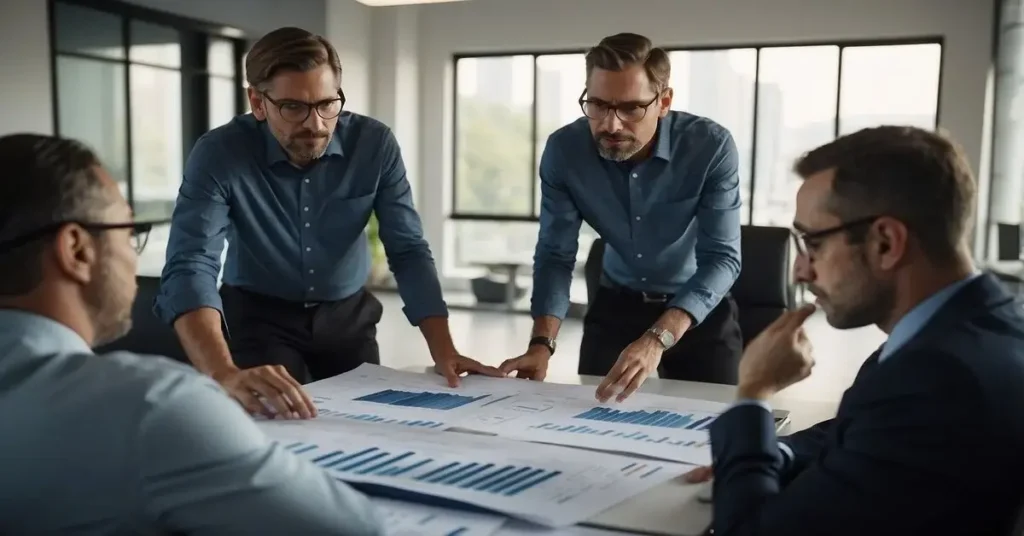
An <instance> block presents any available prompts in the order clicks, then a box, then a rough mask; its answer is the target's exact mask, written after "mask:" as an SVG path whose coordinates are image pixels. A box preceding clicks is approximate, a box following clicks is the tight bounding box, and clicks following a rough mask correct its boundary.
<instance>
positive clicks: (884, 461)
mask: <svg viewBox="0 0 1024 536" xmlns="http://www.w3.org/2000/svg"><path fill="white" fill-rule="evenodd" d="M782 441H784V442H785V443H786V444H787V445H788V446H789V447H790V448H791V449H792V450H793V453H794V457H793V458H792V459H789V458H788V457H785V456H784V455H782V454H781V453H780V451H779V447H778V444H777V439H776V437H775V427H774V423H773V419H772V415H771V414H770V413H769V412H768V411H766V410H765V409H764V408H762V407H760V406H757V405H741V406H737V407H734V408H732V409H730V410H729V411H726V412H725V413H724V414H722V415H721V416H720V417H719V418H718V419H717V420H716V421H715V423H714V424H713V425H712V428H711V446H712V456H713V459H714V473H715V480H714V524H713V527H714V532H715V536H754V535H757V536H810V535H819V534H820V535H828V536H847V535H849V536H864V535H868V534H870V535H872V536H885V535H890V534H891V535H900V536H903V535H910V534H921V535H939V534H941V535H947V534H948V535H970V536H983V535H995V536H1004V535H1005V534H1006V531H1008V530H1009V527H1010V526H1011V525H1012V523H1013V520H1014V517H1015V516H1016V512H1017V509H1018V507H1019V506H1020V504H1021V501H1022V500H1024V304H1022V303H1021V302H1020V301H1015V300H1014V298H1013V296H1011V295H1010V294H1009V293H1008V292H1007V290H1006V289H1005V288H1004V287H1003V286H1002V285H1001V284H1000V283H999V282H998V281H997V280H996V279H995V278H994V277H992V276H988V275H985V276H981V277H978V278H977V279H975V280H974V281H972V282H971V283H969V284H967V285H966V286H964V287H963V288H962V289H960V290H959V291H958V292H957V293H956V294H955V295H953V296H952V297H951V298H950V299H949V301H947V302H946V304H945V305H944V306H943V307H942V308H941V309H940V310H939V311H938V312H937V313H936V314H935V316H933V317H932V319H931V320H930V321H929V322H928V323H927V324H925V326H924V327H923V328H922V329H921V330H920V331H919V332H918V333H917V335H916V336H915V337H914V338H912V339H911V340H909V341H908V342H907V343H906V344H905V345H903V346H902V347H901V348H900V349H899V350H897V351H896V352H895V353H893V354H892V355H890V356H889V357H888V358H886V359H885V360H884V361H883V362H882V363H880V364H879V363H878V361H877V354H875V355H873V356H871V357H870V358H869V359H868V360H867V361H865V364H864V366H863V367H862V368H861V370H860V372H859V373H858V375H857V378H856V380H854V382H853V385H852V386H851V387H850V388H849V389H848V390H847V391H846V393H844V394H843V398H842V401H841V402H840V404H839V409H838V412H837V414H836V417H835V418H834V419H830V420H828V421H825V422H822V423H819V424H818V425H816V426H814V427H812V428H809V429H807V430H804V431H801V432H797V433H795V434H793V435H792V436H790V437H788V438H783V439H782Z"/></svg>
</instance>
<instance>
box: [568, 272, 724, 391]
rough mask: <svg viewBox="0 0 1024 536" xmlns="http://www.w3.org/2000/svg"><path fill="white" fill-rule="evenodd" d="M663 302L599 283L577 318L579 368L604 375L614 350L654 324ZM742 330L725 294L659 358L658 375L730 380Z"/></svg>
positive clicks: (613, 359)
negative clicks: (580, 324)
mask: <svg viewBox="0 0 1024 536" xmlns="http://www.w3.org/2000/svg"><path fill="white" fill-rule="evenodd" d="M663 312H665V303H645V302H644V298H643V294H641V293H639V292H636V291H632V290H629V289H623V288H611V287H607V286H604V285H602V286H601V287H600V288H599V290H598V291H597V296H595V298H594V301H593V303H591V304H590V305H589V307H588V309H587V314H586V316H585V317H584V319H583V341H582V343H581V344H580V365H579V373H580V374H591V375H595V376H604V375H606V374H608V371H609V370H611V368H612V366H614V365H615V362H616V361H617V360H618V359H619V354H620V353H622V351H623V350H625V349H626V347H627V346H629V345H630V344H631V343H632V342H634V341H636V340H637V339H639V338H640V337H641V336H642V335H643V334H644V332H646V331H647V330H648V329H649V328H650V327H651V326H653V325H654V323H655V321H657V320H658V317H660V316H661V314H662V313H663ZM741 355H743V334H742V333H741V332H740V325H739V322H738V320H737V310H736V302H735V301H734V300H733V299H732V296H729V295H727V296H726V297H725V298H724V299H722V301H721V302H720V303H719V304H718V306H717V307H715V308H714V309H712V311H711V313H710V314H708V316H707V317H706V318H705V319H704V322H701V323H700V325H698V326H697V327H695V328H692V329H690V330H689V331H687V332H686V333H685V334H684V335H683V336H682V338H680V339H679V341H678V342H677V343H676V345H675V346H673V347H672V348H669V349H668V350H667V351H666V352H665V354H664V355H663V356H662V358H661V364H660V365H659V366H658V376H659V377H661V378H667V379H671V380H688V381H697V382H710V383H723V384H729V385H735V384H736V382H737V379H738V378H737V377H738V367H739V361H740V356H741Z"/></svg>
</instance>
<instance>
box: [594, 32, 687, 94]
mask: <svg viewBox="0 0 1024 536" xmlns="http://www.w3.org/2000/svg"><path fill="white" fill-rule="evenodd" d="M636 65H643V67H644V70H645V71H647V78H648V79H650V81H651V85H652V86H653V87H654V90H655V91H657V92H659V93H660V92H662V91H664V90H665V89H667V88H668V84H669V79H670V78H671V76H672V63H671V62H670V61H669V59H668V52H665V49H663V48H660V47H655V46H654V44H653V43H651V40H650V39H648V38H646V37H644V36H642V35H639V34H635V33H620V34H615V35H612V36H609V37H605V38H604V39H602V40H601V42H600V43H598V44H597V46H596V47H594V48H592V49H590V51H589V52H587V80H588V81H589V80H590V74H591V73H593V72H594V67H597V68H598V69H602V70H605V71H622V70H624V69H626V68H629V67H633V66H636Z"/></svg>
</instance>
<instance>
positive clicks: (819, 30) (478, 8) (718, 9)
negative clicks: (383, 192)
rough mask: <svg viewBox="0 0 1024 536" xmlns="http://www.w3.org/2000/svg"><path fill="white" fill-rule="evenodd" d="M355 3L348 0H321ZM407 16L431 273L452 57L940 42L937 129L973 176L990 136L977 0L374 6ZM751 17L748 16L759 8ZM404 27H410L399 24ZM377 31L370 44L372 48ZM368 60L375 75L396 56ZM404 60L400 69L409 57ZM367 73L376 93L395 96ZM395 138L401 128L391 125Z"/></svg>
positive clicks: (568, 0)
mask: <svg viewBox="0 0 1024 536" xmlns="http://www.w3.org/2000/svg"><path fill="white" fill-rule="evenodd" d="M329 1H333V2H352V1H354V0H329ZM388 10H390V11H398V12H404V13H407V14H409V16H415V18H416V20H417V30H416V34H417V35H418V47H417V49H416V50H415V53H416V55H417V56H418V58H417V59H418V62H417V63H418V76H417V78H418V80H419V86H418V87H419V94H418V99H419V102H420V103H421V106H420V107H419V121H418V128H419V131H418V132H417V133H416V136H415V138H416V139H417V140H418V143H417V144H416V145H417V146H416V154H417V155H418V161H416V160H414V159H413V158H410V157H409V156H408V155H407V158H406V161H407V165H408V166H409V167H410V170H418V172H419V173H418V175H419V182H420V184H421V187H420V188H418V189H417V190H418V199H417V205H418V207H419V210H420V213H421V215H422V217H423V219H424V226H425V229H426V234H427V238H428V240H429V241H430V243H431V244H432V246H433V249H434V254H435V257H436V258H437V260H438V266H439V267H441V266H445V265H446V264H450V262H449V261H450V260H449V259H446V258H445V255H446V253H448V252H447V251H446V249H448V248H445V247H442V246H443V244H445V242H446V238H448V237H446V236H445V222H446V216H447V214H448V212H449V211H450V200H451V190H450V188H451V184H450V177H451V169H452V165H453V163H452V161H451V155H452V146H451V144H452V136H451V133H452V110H451V107H452V96H453V88H452V70H453V65H452V55H453V54H455V53H473V52H509V51H532V50H544V49H582V48H586V47H589V46H593V45H594V44H595V43H596V42H597V41H598V40H600V38H601V37H603V36H606V35H610V34H613V33H617V32H621V31H634V32H638V33H642V34H644V35H646V36H648V37H650V38H651V39H652V40H654V41H655V42H656V43H657V44H659V45H663V46H674V47H685V46H695V45H722V46H734V45H741V44H771V43H792V42H801V41H819V42H820V41H837V40H853V39H887V38H905V37H932V36H943V37H944V38H945V48H944V56H943V76H942V85H941V102H940V110H939V117H940V119H939V120H940V124H941V126H942V127H943V128H945V129H947V130H949V131H950V132H951V133H952V134H953V135H954V136H956V137H957V139H958V140H959V141H960V142H961V143H962V144H963V146H964V149H965V151H966V152H967V155H968V156H969V158H970V160H971V163H972V165H973V167H974V169H975V171H976V172H977V171H978V170H979V167H980V166H981V165H982V155H983V154H984V151H983V147H984V144H985V143H986V142H987V138H988V136H987V135H986V126H987V123H986V118H985V111H986V99H987V98H988V96H989V84H990V67H991V53H992V50H991V48H992V29H993V28H992V27H993V19H992V17H993V5H992V2H987V1H981V0H975V1H965V0H829V1H820V0H631V1H629V2H622V1H621V0H469V1H465V2H453V3H441V4H427V5H421V6H406V7H400V8H387V10H385V9H382V8H374V9H373V11H374V14H373V17H374V18H376V17H378V16H379V15H380V14H381V13H382V12H384V11H388ZM755 11H756V13H755ZM405 23H408V21H407V20H406V21H405ZM376 37H377V36H375V43H376V42H377V41H376ZM390 61H391V62H392V63H389V58H384V57H379V56H378V55H375V56H374V64H373V66H372V67H373V69H374V70H375V72H377V70H388V71H390V70H392V69H393V68H394V64H393V62H394V61H395V60H394V59H391V60H390ZM400 61H403V62H408V61H409V55H408V54H405V55H404V56H402V57H401V58H400ZM390 78H391V77H388V76H374V82H375V85H374V86H373V87H372V91H371V92H372V93H373V94H374V95H377V94H387V93H392V92H394V91H396V89H395V86H394V84H395V82H394V81H392V80H391V79H390ZM394 126H395V127H396V132H398V134H399V136H400V138H399V139H400V140H401V139H403V138H407V137H408V136H409V133H408V132H406V131H405V128H407V126H406V125H402V124H398V125H394Z"/></svg>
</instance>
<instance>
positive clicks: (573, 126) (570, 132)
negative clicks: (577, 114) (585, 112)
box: [547, 117, 593, 149]
mask: <svg viewBox="0 0 1024 536" xmlns="http://www.w3.org/2000/svg"><path fill="white" fill-rule="evenodd" d="M592 139H593V136H592V135H591V133H590V124H589V122H588V121H587V118H586V117H581V118H579V119H577V120H575V121H573V122H571V123H569V124H567V125H564V126H562V127H560V128H558V129H557V130H555V131H554V132H552V133H551V135H550V136H548V142H547V145H548V147H556V148H558V149H576V148H578V147H579V146H580V145H585V144H587V143H590V141H591V140H592Z"/></svg>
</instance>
